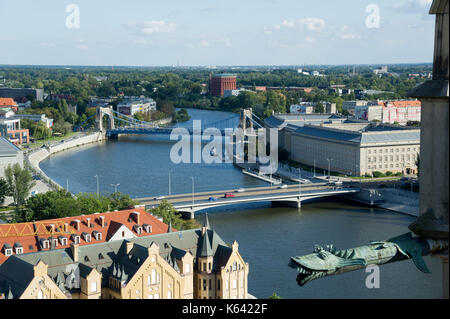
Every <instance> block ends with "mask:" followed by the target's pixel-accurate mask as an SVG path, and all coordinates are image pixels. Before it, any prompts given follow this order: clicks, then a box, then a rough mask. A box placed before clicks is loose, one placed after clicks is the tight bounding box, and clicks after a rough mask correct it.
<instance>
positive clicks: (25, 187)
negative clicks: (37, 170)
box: [5, 163, 36, 207]
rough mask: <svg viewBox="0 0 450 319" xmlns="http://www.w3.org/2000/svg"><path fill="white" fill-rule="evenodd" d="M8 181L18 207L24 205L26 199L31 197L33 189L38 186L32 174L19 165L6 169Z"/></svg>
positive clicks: (9, 166)
mask: <svg viewBox="0 0 450 319" xmlns="http://www.w3.org/2000/svg"><path fill="white" fill-rule="evenodd" d="M5 176H6V181H7V183H8V186H9V189H10V191H11V196H12V198H13V200H14V205H15V206H16V207H18V206H20V205H23V204H24V203H25V200H26V198H27V197H28V195H30V191H31V189H32V188H33V187H34V186H35V185H36V182H35V181H33V177H32V176H31V174H30V172H28V171H27V170H26V169H24V168H22V167H20V165H19V164H18V163H16V164H14V165H12V166H11V164H9V165H8V167H6V169H5Z"/></svg>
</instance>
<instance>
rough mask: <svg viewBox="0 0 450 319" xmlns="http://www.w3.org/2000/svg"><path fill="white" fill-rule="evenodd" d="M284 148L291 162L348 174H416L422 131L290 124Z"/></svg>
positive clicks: (361, 124) (352, 124) (349, 123)
mask: <svg viewBox="0 0 450 319" xmlns="http://www.w3.org/2000/svg"><path fill="white" fill-rule="evenodd" d="M283 130H284V131H285V132H284V134H283V138H284V142H283V145H284V148H285V149H286V150H287V151H288V152H289V156H290V159H291V160H294V161H296V162H299V163H302V164H306V165H310V166H313V165H314V166H315V167H316V168H320V169H324V170H326V171H328V169H330V170H331V171H333V172H338V173H341V174H346V175H353V176H355V175H356V176H360V175H364V174H372V173H373V172H376V171H378V172H382V173H386V172H392V173H399V172H402V173H404V174H408V175H409V174H417V166H416V160H417V155H418V154H419V152H420V130H419V129H408V128H404V127H399V126H391V125H384V124H380V125H376V124H374V123H370V122H366V121H360V122H355V121H348V120H347V121H344V122H341V123H323V124H319V125H318V124H316V125H314V124H305V125H303V126H294V125H288V126H286V127H285V128H283Z"/></svg>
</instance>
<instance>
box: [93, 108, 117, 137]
mask: <svg viewBox="0 0 450 319" xmlns="http://www.w3.org/2000/svg"><path fill="white" fill-rule="evenodd" d="M104 115H107V116H108V121H109V122H108V127H107V128H104V127H103V116H104ZM95 123H96V128H97V130H99V131H100V132H106V130H107V129H110V130H113V129H115V126H114V117H113V114H112V106H106V107H98V108H97V114H96V117H95Z"/></svg>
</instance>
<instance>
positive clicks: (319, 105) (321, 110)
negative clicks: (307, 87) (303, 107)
mask: <svg viewBox="0 0 450 319" xmlns="http://www.w3.org/2000/svg"><path fill="white" fill-rule="evenodd" d="M324 112H325V108H324V107H323V104H322V103H320V102H319V103H317V104H316V105H315V106H314V113H324Z"/></svg>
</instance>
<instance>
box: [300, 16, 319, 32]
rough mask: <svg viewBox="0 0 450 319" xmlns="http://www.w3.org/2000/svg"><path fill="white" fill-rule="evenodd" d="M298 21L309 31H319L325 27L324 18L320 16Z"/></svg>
mask: <svg viewBox="0 0 450 319" xmlns="http://www.w3.org/2000/svg"><path fill="white" fill-rule="evenodd" d="M298 23H299V24H301V25H303V26H305V27H306V29H308V30H309V31H320V30H322V29H323V28H324V27H325V20H323V19H320V18H306V19H300V20H298Z"/></svg>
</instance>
